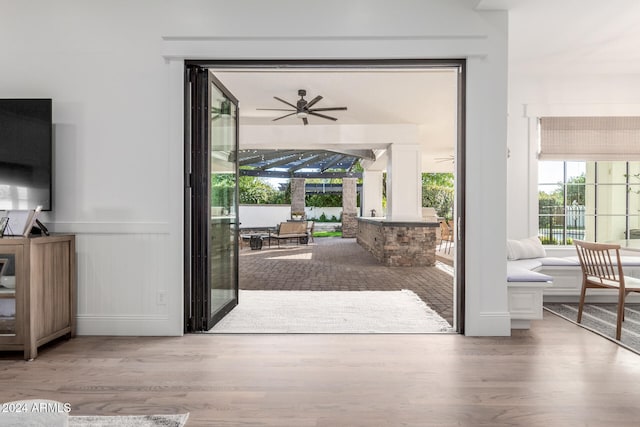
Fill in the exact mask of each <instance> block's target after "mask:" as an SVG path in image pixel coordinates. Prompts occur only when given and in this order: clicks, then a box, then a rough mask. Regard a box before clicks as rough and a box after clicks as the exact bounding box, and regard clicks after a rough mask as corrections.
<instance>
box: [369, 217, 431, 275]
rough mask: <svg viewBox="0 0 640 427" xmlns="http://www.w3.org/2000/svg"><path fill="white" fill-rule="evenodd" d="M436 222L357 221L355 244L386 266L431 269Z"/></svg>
mask: <svg viewBox="0 0 640 427" xmlns="http://www.w3.org/2000/svg"><path fill="white" fill-rule="evenodd" d="M439 226H440V225H439V224H438V223H437V222H426V221H392V220H386V219H383V218H380V219H375V218H358V234H357V241H358V244H359V245H360V246H362V247H363V248H365V249H366V250H368V251H369V252H371V254H373V256H374V257H375V258H376V259H377V260H378V261H379V262H381V263H382V264H384V265H386V266H388V267H432V266H434V265H435V263H436V243H437V237H436V230H438V228H439Z"/></svg>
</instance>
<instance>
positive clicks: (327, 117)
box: [309, 111, 338, 122]
mask: <svg viewBox="0 0 640 427" xmlns="http://www.w3.org/2000/svg"><path fill="white" fill-rule="evenodd" d="M309 114H311V115H312V116H318V117H322V118H323V119H329V120H333V121H334V122H335V121H336V120H338V119H336V118H335V117H329V116H325V115H324V114H318V113H316V112H314V111H309Z"/></svg>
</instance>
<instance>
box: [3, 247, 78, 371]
mask: <svg viewBox="0 0 640 427" xmlns="http://www.w3.org/2000/svg"><path fill="white" fill-rule="evenodd" d="M0 260H3V264H6V265H5V266H4V268H2V270H1V272H2V277H0V303H2V304H1V305H0V350H13V351H16V350H18V351H19V350H22V351H24V358H25V359H26V360H30V359H34V358H35V357H36V356H37V354H38V347H39V346H41V345H43V344H45V343H47V342H49V341H51V340H54V339H56V338H59V337H61V336H65V335H67V336H69V337H74V336H75V333H76V250H75V236H73V235H51V236H42V237H3V238H0ZM3 284H4V285H3Z"/></svg>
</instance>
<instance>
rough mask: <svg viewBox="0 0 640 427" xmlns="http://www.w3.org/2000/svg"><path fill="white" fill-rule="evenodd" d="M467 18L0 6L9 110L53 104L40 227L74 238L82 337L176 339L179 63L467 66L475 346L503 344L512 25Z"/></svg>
mask: <svg viewBox="0 0 640 427" xmlns="http://www.w3.org/2000/svg"><path fill="white" fill-rule="evenodd" d="M472 4H473V2H469V1H465V0H460V1H451V0H431V1H418V0H402V1H394V2H388V1H383V0H370V1H365V0H356V1H349V2H344V1H340V0H327V1H323V2H313V1H300V0H297V1H292V0H274V1H270V2H254V1H247V0H243V1H234V2H228V1H224V2H223V1H209V0H207V1H205V0H191V1H163V2H158V1H154V0H139V1H136V2H125V1H114V0H100V1H98V0H96V1H92V2H85V1H80V0H75V1H72V0H59V1H56V2H49V1H46V0H34V1H29V2H21V1H15V0H0V10H2V13H1V14H0V51H1V52H2V53H3V54H2V55H1V56H0V69H2V79H1V80H0V96H3V97H51V98H53V100H54V104H53V109H54V122H55V144H56V146H55V159H56V171H55V184H54V185H55V193H54V197H55V207H54V209H55V210H54V212H53V213H51V214H50V215H48V218H46V221H47V222H48V223H49V224H51V225H52V228H53V229H54V230H55V231H70V232H76V233H78V234H79V239H78V259H79V267H78V268H79V281H78V285H79V295H80V298H81V300H80V304H79V319H78V320H79V322H78V328H79V333H80V334H130V335H138V334H159V335H170V334H180V333H181V331H182V307H183V302H182V288H183V284H182V268H183V267H182V262H183V261H182V253H183V251H182V244H183V243H182V237H183V236H182V180H183V176H182V147H183V128H182V121H183V78H184V68H183V60H184V59H185V58H188V59H189V58H190V59H205V58H211V59H245V58H255V59H260V58H262V59H265V58H290V59H301V58H317V59H323V58H327V59H333V58H338V59H339V58H367V59H370V58H467V59H468V75H467V105H466V108H467V115H468V116H467V123H466V129H467V153H466V155H467V158H468V159H469V161H468V167H467V182H466V185H467V194H468V200H467V211H466V215H467V224H465V230H466V247H467V257H466V272H467V273H466V289H467V291H466V322H467V323H466V333H467V334H469V335H506V334H509V320H510V319H509V316H508V311H507V300H506V288H505V286H504V278H505V276H506V273H505V270H506V267H505V258H506V255H505V254H506V249H505V246H506V243H505V240H506V233H505V223H506V215H505V212H506V195H505V185H504V182H505V178H506V159H505V157H506V156H505V152H506V143H505V142H506V118H505V116H506V114H505V113H506V97H507V94H506V24H507V22H506V14H505V13H503V12H482V13H479V12H475V11H473V10H472V9H471V7H472V6H471V5H472ZM164 291H166V292H167V298H166V305H165V304H158V301H159V300H158V298H157V297H158V294H159V293H162V292H164Z"/></svg>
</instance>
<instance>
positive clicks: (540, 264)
mask: <svg viewBox="0 0 640 427" xmlns="http://www.w3.org/2000/svg"><path fill="white" fill-rule="evenodd" d="M570 249H573V248H567V252H569V253H570V252H571V250H570ZM574 251H575V250H574ZM573 253H575V252H573ZM620 259H621V261H622V266H623V268H624V272H625V275H627V276H632V277H638V278H640V257H638V256H622V257H621V258H620ZM581 288H582V270H581V268H580V261H579V259H578V257H577V255H575V256H545V257H537V258H526V259H518V260H511V261H507V295H508V301H509V313H510V314H511V328H512V329H528V328H529V327H530V323H531V320H534V319H542V304H543V302H544V301H549V302H578V299H579V298H580V290H581ZM617 298H618V293H617V291H615V290H609V289H596V290H592V291H590V292H589V293H588V294H587V300H588V301H590V302H616V301H617ZM628 301H629V302H637V301H640V295H630V296H629V297H628Z"/></svg>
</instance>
